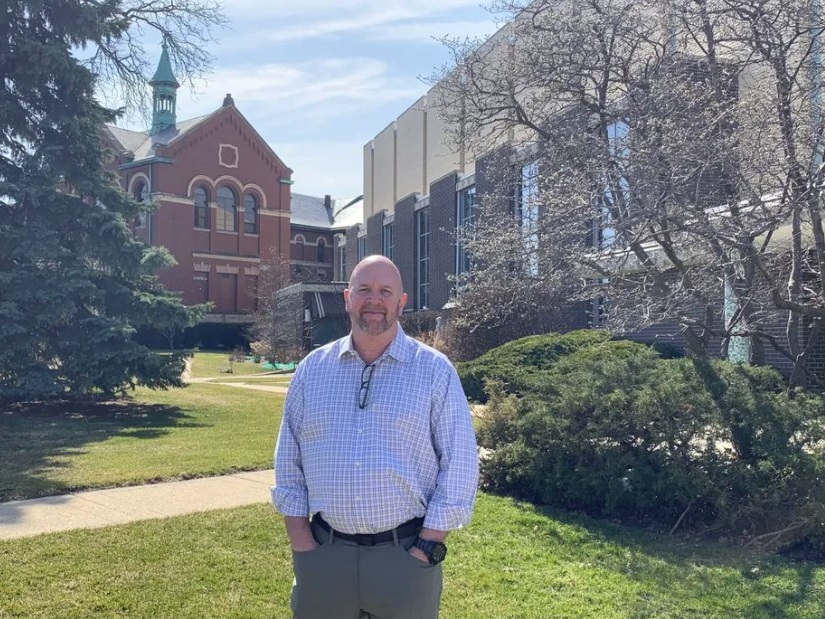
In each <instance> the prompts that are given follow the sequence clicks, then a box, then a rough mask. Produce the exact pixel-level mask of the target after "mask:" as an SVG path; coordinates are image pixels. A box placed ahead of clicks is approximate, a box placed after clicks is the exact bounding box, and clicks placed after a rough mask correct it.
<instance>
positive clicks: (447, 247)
mask: <svg viewBox="0 0 825 619" xmlns="http://www.w3.org/2000/svg"><path fill="white" fill-rule="evenodd" d="M457 180H458V177H457V175H455V174H448V175H447V176H444V177H442V178H440V179H439V180H437V181H436V182H434V183H432V184H431V185H430V206H429V209H430V308H431V309H435V310H437V309H441V308H442V307H444V304H445V303H447V301H449V300H450V296H451V294H452V291H453V282H452V281H450V277H451V276H452V275H453V274H454V273H455V236H454V235H455V204H456V203H455V201H456V194H455V184H456V181H457Z"/></svg>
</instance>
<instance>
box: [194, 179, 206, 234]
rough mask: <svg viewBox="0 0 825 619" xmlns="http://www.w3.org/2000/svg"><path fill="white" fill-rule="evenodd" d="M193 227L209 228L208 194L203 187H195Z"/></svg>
mask: <svg viewBox="0 0 825 619" xmlns="http://www.w3.org/2000/svg"><path fill="white" fill-rule="evenodd" d="M195 227H196V228H209V192H208V191H207V190H206V187H204V186H203V185H198V186H197V187H195Z"/></svg>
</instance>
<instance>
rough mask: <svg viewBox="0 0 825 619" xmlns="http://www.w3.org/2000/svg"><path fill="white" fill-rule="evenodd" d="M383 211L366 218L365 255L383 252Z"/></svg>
mask: <svg viewBox="0 0 825 619" xmlns="http://www.w3.org/2000/svg"><path fill="white" fill-rule="evenodd" d="M383 235H384V211H379V212H377V213H376V214H375V215H372V216H371V217H369V218H367V255H368V256H372V255H379V256H380V255H381V254H383V253H384V252H383V249H384V247H383V245H384V237H383Z"/></svg>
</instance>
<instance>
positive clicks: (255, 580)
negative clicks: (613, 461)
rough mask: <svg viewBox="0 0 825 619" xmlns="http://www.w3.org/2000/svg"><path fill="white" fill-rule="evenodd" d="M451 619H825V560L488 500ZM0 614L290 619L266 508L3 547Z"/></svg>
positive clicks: (453, 544)
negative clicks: (810, 561) (799, 559)
mask: <svg viewBox="0 0 825 619" xmlns="http://www.w3.org/2000/svg"><path fill="white" fill-rule="evenodd" d="M449 543H450V556H449V557H448V560H447V562H446V563H445V574H446V586H445V592H444V597H443V604H442V613H441V616H442V618H443V619H465V618H466V619H473V618H478V619H482V618H483V619H489V618H495V619H501V618H505V617H513V618H515V617H518V618H524V619H531V618H536V619H538V618H539V617H542V618H549V617H553V618H566V619H573V618H576V619H584V618H609V619H641V618H643V617H644V618H648V617H650V618H652V617H655V618H657V619H735V618H741V619H745V618H747V619H776V618H779V617H782V618H788V619H821V617H823V616H825V568H823V567H819V568H816V567H813V566H810V565H804V564H798V565H795V564H790V563H786V562H782V561H778V560H776V559H769V558H764V557H760V556H758V555H754V554H750V553H747V552H745V551H743V550H741V549H737V548H727V547H722V546H712V545H698V544H697V545H685V544H680V543H678V542H676V541H674V540H672V539H670V538H668V537H666V536H655V535H651V534H643V533H638V532H635V531H632V530H629V529H625V528H620V527H617V526H613V525H609V524H605V523H601V522H595V521H592V520H588V519H585V518H577V517H574V516H570V515H565V514H559V513H552V514H551V513H542V512H541V511H540V510H538V509H536V508H534V507H532V506H530V505H519V504H515V503H513V502H512V501H510V500H508V499H503V498H497V497H491V496H487V495H480V496H479V500H478V506H477V510H476V514H475V518H474V521H473V524H472V525H471V526H470V527H469V528H468V529H466V530H465V531H462V532H459V533H456V534H454V535H453V536H452V537H451V538H450V540H449ZM0 582H2V583H3V586H2V587H1V588H0V618H1V619H8V618H11V617H27V618H49V619H51V618H53V617H60V618H61V619H71V618H78V619H79V618H86V617H90V618H101V619H102V618H106V619H109V618H113V617H129V618H138V617H140V618H144V617H145V618H154V617H174V618H181V619H186V618H192V619H202V618H207V617H214V618H221V619H224V618H249V619H254V618H258V617H260V618H264V617H266V618H270V617H288V616H289V601H288V600H289V588H290V585H291V582H292V572H291V566H290V554H289V551H288V546H287V541H286V537H285V534H284V532H283V526H282V524H281V521H280V518H279V517H277V516H276V515H275V513H274V512H273V511H272V509H271V508H270V507H269V506H267V505H259V506H252V507H245V508H240V509H234V510H225V511H215V512H209V513H205V514H197V515H193V516H185V517H179V518H170V519H166V520H155V521H145V522H140V523H135V524H130V525H124V526H118V527H111V528H107V529H97V530H90V531H74V532H68V533H57V534H51V535H45V536H41V537H36V538H28V539H21V540H13V541H6V542H0Z"/></svg>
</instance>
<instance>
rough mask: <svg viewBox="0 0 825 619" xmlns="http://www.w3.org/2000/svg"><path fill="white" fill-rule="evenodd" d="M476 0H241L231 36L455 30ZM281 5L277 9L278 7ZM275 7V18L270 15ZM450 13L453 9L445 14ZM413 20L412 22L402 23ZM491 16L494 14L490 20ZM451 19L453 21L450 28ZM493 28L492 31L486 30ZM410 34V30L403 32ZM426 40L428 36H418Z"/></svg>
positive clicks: (233, 42)
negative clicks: (283, 0)
mask: <svg viewBox="0 0 825 619" xmlns="http://www.w3.org/2000/svg"><path fill="white" fill-rule="evenodd" d="M480 6H481V5H480V3H479V2H478V0H441V1H440V2H437V3H436V2H433V1H432V0H383V1H381V0H348V2H347V3H345V4H341V3H339V2H331V1H330V0H307V1H304V2H299V3H294V4H292V5H289V6H288V7H284V6H281V5H280V4H276V3H268V2H267V3H266V4H265V5H264V4H262V3H261V1H260V0H238V1H237V2H236V3H235V5H233V8H235V9H236V10H235V12H234V13H233V20H234V27H235V29H236V31H238V32H243V33H244V35H243V37H238V38H236V37H227V39H230V40H228V41H227V43H228V44H229V45H230V46H231V47H239V46H242V47H243V46H249V45H250V42H251V41H255V42H256V43H257V44H260V43H261V42H266V41H268V42H273V43H285V42H292V41H300V40H308V39H314V38H321V37H328V36H330V35H336V34H347V33H350V34H352V33H360V34H361V35H363V36H364V37H368V38H372V37H375V36H376V35H377V36H379V37H380V38H382V39H385V40H387V39H389V38H390V37H388V36H386V35H384V36H382V32H384V31H391V30H392V28H393V27H395V26H398V25H402V26H405V27H406V28H407V29H409V28H411V27H416V28H421V29H425V28H428V27H429V28H430V29H431V30H433V31H435V32H436V33H438V32H443V31H444V27H445V26H447V31H448V32H451V33H455V32H457V31H459V29H460V28H461V26H462V25H463V24H466V23H467V22H466V15H463V13H464V12H468V11H472V12H473V13H478V12H479V10H480ZM275 7H277V10H275ZM267 13H271V14H270V17H271V18H272V19H271V20H268V19H267ZM445 14H449V15H445ZM410 20H414V22H413V23H409V24H404V22H409V21H410ZM489 21H490V22H492V21H493V20H492V19H491V20H489ZM263 23H275V24H276V25H275V26H274V27H271V28H268V29H260V28H259V24H263ZM450 24H454V25H455V27H454V28H451V27H450ZM485 33H486V34H489V31H486V32H485ZM403 38H404V39H406V40H410V38H411V37H409V35H407V36H405V37H403ZM415 38H416V39H419V40H423V39H424V37H421V36H416V37H415Z"/></svg>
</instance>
